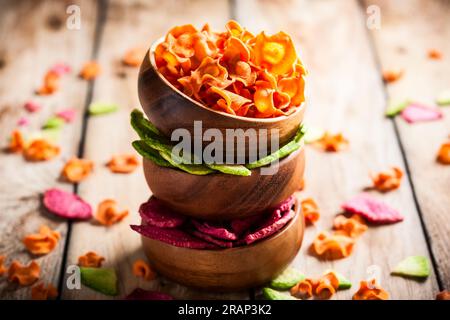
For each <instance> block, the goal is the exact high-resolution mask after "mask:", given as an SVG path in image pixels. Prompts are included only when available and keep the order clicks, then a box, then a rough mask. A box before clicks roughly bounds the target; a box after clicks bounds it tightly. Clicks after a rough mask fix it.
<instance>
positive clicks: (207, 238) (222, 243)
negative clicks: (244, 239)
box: [190, 230, 233, 248]
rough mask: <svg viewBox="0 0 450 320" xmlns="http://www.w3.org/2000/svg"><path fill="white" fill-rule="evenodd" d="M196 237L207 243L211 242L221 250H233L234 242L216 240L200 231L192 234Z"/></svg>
mask: <svg viewBox="0 0 450 320" xmlns="http://www.w3.org/2000/svg"><path fill="white" fill-rule="evenodd" d="M190 233H191V234H192V235H193V236H194V237H196V238H199V239H202V240H205V241H206V242H209V243H211V244H213V245H216V246H218V247H221V248H231V247H233V242H232V241H227V240H221V239H218V238H215V237H213V236H211V235H209V234H207V233H203V232H200V231H198V230H193V231H191V232H190Z"/></svg>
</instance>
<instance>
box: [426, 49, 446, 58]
mask: <svg viewBox="0 0 450 320" xmlns="http://www.w3.org/2000/svg"><path fill="white" fill-rule="evenodd" d="M442 56H443V55H442V52H441V51H439V50H438V49H430V50H428V58H430V59H433V60H441V59H442Z"/></svg>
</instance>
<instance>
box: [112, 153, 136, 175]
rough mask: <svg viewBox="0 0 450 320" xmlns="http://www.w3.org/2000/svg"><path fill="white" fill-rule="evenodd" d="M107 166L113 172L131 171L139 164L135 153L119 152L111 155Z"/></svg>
mask: <svg viewBox="0 0 450 320" xmlns="http://www.w3.org/2000/svg"><path fill="white" fill-rule="evenodd" d="M107 166H108V167H109V169H110V170H111V172H114V173H131V172H133V171H134V170H135V169H136V168H137V167H138V166H139V160H138V158H137V156H136V155H135V154H119V155H115V156H113V157H112V158H111V160H109V162H108V163H107Z"/></svg>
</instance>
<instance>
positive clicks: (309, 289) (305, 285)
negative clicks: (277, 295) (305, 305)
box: [290, 278, 319, 300]
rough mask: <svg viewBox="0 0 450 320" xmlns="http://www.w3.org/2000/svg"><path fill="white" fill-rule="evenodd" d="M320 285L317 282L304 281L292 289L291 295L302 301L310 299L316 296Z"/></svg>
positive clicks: (312, 280) (311, 280)
mask: <svg viewBox="0 0 450 320" xmlns="http://www.w3.org/2000/svg"><path fill="white" fill-rule="evenodd" d="M318 284H319V282H318V281H317V280H314V279H309V278H307V279H303V280H301V281H299V282H298V283H297V284H296V285H295V286H293V287H292V288H291V290H290V293H291V295H292V296H294V297H296V298H299V299H302V300H305V299H309V298H311V297H312V296H313V295H314V293H315V291H316V288H317V285H318Z"/></svg>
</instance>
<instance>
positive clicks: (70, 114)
mask: <svg viewBox="0 0 450 320" xmlns="http://www.w3.org/2000/svg"><path fill="white" fill-rule="evenodd" d="M76 115H77V111H76V110H75V109H70V108H69V109H63V110H60V111H58V112H57V113H56V116H57V117H58V118H61V119H63V120H64V121H65V122H67V123H70V122H72V121H73V120H74V119H75V117H76Z"/></svg>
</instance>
